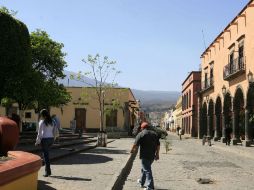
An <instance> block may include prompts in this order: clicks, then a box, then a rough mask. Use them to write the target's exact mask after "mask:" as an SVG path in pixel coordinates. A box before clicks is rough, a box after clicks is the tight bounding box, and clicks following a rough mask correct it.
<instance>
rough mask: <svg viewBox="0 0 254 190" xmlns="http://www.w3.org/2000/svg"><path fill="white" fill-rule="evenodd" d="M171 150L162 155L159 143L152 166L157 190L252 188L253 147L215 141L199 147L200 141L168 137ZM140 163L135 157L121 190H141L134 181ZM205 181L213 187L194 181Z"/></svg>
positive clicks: (253, 182) (137, 174)
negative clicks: (204, 179) (158, 152)
mask: <svg viewBox="0 0 254 190" xmlns="http://www.w3.org/2000/svg"><path fill="white" fill-rule="evenodd" d="M169 138H170V139H171V143H172V150H171V151H170V152H169V153H168V154H165V149H164V144H163V142H161V154H160V160H159V161H155V162H154V163H153V175H154V179H155V188H156V189H157V190H159V189H160V190H171V189H172V190H173V189H176V190H178V189H179V190H185V189H186V190H187V189H188V190H189V189H191V190H192V189H195V190H198V189H200V190H204V189H213V190H214V189H216V190H218V189H221V190H226V189H230V190H234V189H235V190H239V189H254V180H253V179H254V172H253V171H254V147H249V148H246V147H241V146H237V147H235V146H234V147H233V146H225V144H222V143H220V142H216V143H215V144H214V145H212V146H211V147H210V146H208V145H205V146H202V144H201V140H197V139H183V140H182V141H180V140H178V138H177V137H176V136H173V135H170V136H169ZM140 167H141V165H140V160H139V158H138V156H137V157H136V159H135V161H134V164H133V167H132V170H131V172H130V174H129V176H128V179H127V181H126V182H125V185H124V188H123V189H124V190H136V189H140V188H139V187H138V186H137V183H136V181H137V179H138V178H139V174H140ZM199 178H207V179H211V180H212V181H213V183H212V184H199V183H198V182H197V179H199Z"/></svg>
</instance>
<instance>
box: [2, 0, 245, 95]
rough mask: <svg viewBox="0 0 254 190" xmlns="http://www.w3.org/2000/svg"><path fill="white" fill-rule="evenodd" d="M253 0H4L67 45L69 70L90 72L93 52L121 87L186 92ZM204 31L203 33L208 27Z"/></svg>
mask: <svg viewBox="0 0 254 190" xmlns="http://www.w3.org/2000/svg"><path fill="white" fill-rule="evenodd" d="M248 2H249V0H0V6H5V7H7V8H8V9H9V10H14V11H18V13H17V15H16V18H17V19H19V20H21V21H22V22H24V23H25V24H26V25H27V27H28V29H29V32H32V31H35V30H36V29H42V30H45V31H46V32H47V33H48V34H49V35H50V37H51V38H52V39H53V40H55V41H58V42H61V43H63V44H64V48H63V51H64V52H66V53H67V56H66V58H65V60H66V62H67V64H68V66H67V67H66V70H68V71H73V72H78V71H82V72H86V71H87V70H86V67H85V65H84V63H83V62H82V59H84V58H87V56H88V54H91V55H95V54H97V53H99V54H100V55H101V56H108V57H109V59H110V60H115V61H116V62H117V65H116V67H117V69H118V70H120V71H121V72H122V73H121V74H120V75H118V77H117V79H116V82H117V83H118V84H119V85H120V86H124V87H130V88H134V89H139V90H160V91H181V89H182V86H181V85H182V82H183V81H184V80H185V78H186V77H187V76H188V73H189V72H191V71H195V70H199V64H200V62H201V60H200V56H201V54H202V53H203V51H204V50H205V49H206V48H205V47H207V46H209V44H210V43H211V42H212V41H213V40H214V39H215V38H216V37H217V35H218V34H220V33H221V32H222V31H223V29H224V28H225V27H226V26H227V25H228V24H229V22H230V21H231V20H233V18H234V17H235V16H236V15H237V14H238V13H239V12H240V11H241V10H242V8H243V7H244V6H245V5H246V4H247V3H248ZM202 31H203V32H202Z"/></svg>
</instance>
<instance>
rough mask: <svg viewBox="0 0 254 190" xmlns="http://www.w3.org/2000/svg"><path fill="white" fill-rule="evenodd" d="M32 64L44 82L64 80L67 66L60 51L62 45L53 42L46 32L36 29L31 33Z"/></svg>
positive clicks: (63, 54) (64, 54)
mask: <svg viewBox="0 0 254 190" xmlns="http://www.w3.org/2000/svg"><path fill="white" fill-rule="evenodd" d="M30 38H31V47H32V63H33V68H34V69H35V71H37V72H40V73H41V74H42V75H43V77H44V78H45V80H56V79H57V78H64V77H65V75H64V73H63V70H64V68H65V67H66V66H67V63H66V62H65V60H64V58H65V56H66V53H64V52H63V51H62V48H63V47H64V45H63V44H62V43H59V42H56V41H53V40H52V39H51V38H50V36H49V35H48V34H47V32H45V31H42V30H39V29H37V30H36V31H35V32H32V33H31V36H30Z"/></svg>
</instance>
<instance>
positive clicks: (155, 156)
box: [131, 122, 160, 190]
mask: <svg viewBox="0 0 254 190" xmlns="http://www.w3.org/2000/svg"><path fill="white" fill-rule="evenodd" d="M138 147H140V155H139V158H140V159H141V165H142V169H141V178H140V179H138V184H139V185H140V187H145V189H147V190H150V189H154V181H153V175H152V168H151V165H152V163H153V161H154V160H159V152H160V141H159V138H158V135H157V133H156V132H155V131H153V130H150V129H149V126H148V123H147V122H143V123H142V124H141V132H140V133H138V135H137V136H136V139H135V142H134V144H133V146H132V149H131V153H134V152H135V150H136V149H137V148H138Z"/></svg>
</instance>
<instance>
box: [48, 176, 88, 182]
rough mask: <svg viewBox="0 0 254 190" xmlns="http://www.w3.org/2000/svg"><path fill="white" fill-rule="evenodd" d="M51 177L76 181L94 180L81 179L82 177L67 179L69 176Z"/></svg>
mask: <svg viewBox="0 0 254 190" xmlns="http://www.w3.org/2000/svg"><path fill="white" fill-rule="evenodd" d="M50 177H51V178H56V179H64V180H74V181H92V179H88V178H81V177H67V176H55V175H51V176H50Z"/></svg>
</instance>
